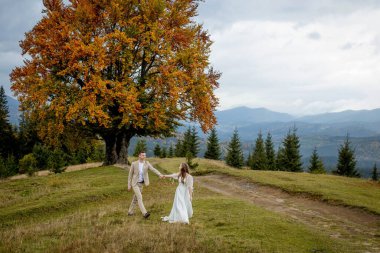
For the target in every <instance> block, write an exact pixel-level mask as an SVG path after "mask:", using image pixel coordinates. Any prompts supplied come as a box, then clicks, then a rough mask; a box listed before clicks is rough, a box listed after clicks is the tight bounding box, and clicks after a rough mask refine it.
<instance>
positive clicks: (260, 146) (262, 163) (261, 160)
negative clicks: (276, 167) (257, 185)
mask: <svg viewBox="0 0 380 253" xmlns="http://www.w3.org/2000/svg"><path fill="white" fill-rule="evenodd" d="M251 159H252V162H250V167H251V169H253V170H266V169H267V166H268V165H267V163H268V162H267V156H266V153H265V147H264V140H263V135H262V134H261V132H259V135H258V137H257V139H256V143H255V147H254V149H253V152H252V156H251Z"/></svg>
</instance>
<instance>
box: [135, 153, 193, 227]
mask: <svg viewBox="0 0 380 253" xmlns="http://www.w3.org/2000/svg"><path fill="white" fill-rule="evenodd" d="M145 158H146V153H145V152H141V153H140V154H139V159H138V160H137V161H135V162H133V163H132V164H131V168H130V170H129V176H128V191H130V190H131V189H132V190H133V192H134V195H133V198H132V203H131V206H130V207H129V210H128V215H133V214H134V209H135V206H136V204H138V206H139V208H140V211H141V213H142V214H143V216H144V218H148V217H149V215H150V213H149V212H148V211H147V210H146V209H145V206H144V203H143V199H142V189H143V185H145V186H148V185H149V175H148V170H151V171H153V172H154V173H155V174H157V175H158V176H159V177H160V178H174V179H176V180H178V187H177V189H176V192H175V196H174V201H173V207H172V210H171V212H170V214H169V216H165V217H162V220H163V221H168V222H170V223H173V222H182V223H189V218H191V217H192V215H193V207H192V204H191V202H192V198H193V197H192V196H193V177H192V176H191V175H190V174H189V166H188V165H187V164H186V163H181V164H180V166H179V172H178V173H174V174H171V175H163V174H161V173H160V172H159V171H158V170H157V169H155V168H154V167H153V166H152V165H151V164H150V163H149V162H148V161H146V160H145Z"/></svg>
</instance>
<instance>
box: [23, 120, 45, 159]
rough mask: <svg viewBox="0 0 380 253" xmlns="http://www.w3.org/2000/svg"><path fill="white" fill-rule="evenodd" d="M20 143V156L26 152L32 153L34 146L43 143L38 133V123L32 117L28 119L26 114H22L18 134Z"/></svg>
mask: <svg viewBox="0 0 380 253" xmlns="http://www.w3.org/2000/svg"><path fill="white" fill-rule="evenodd" d="M17 136H18V137H17V139H18V143H19V154H18V157H23V156H24V155H26V154H29V153H32V151H33V147H34V146H35V145H36V144H38V143H41V141H40V139H39V138H38V134H37V124H36V123H35V122H33V121H31V120H30V119H27V118H26V117H25V115H24V114H21V117H20V124H19V129H18V134H17Z"/></svg>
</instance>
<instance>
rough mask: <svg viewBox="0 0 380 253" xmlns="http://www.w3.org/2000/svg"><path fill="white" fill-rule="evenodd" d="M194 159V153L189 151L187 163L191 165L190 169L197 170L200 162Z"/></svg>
mask: <svg viewBox="0 0 380 253" xmlns="http://www.w3.org/2000/svg"><path fill="white" fill-rule="evenodd" d="M193 159H194V157H193V154H192V153H191V152H190V151H188V152H187V153H186V163H187V165H189V167H190V169H192V170H195V169H196V168H197V167H198V165H199V164H198V163H193Z"/></svg>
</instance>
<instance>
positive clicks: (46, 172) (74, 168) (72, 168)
mask: <svg viewBox="0 0 380 253" xmlns="http://www.w3.org/2000/svg"><path fill="white" fill-rule="evenodd" d="M102 164H103V163H102V162H97V163H84V164H78V165H70V166H67V168H66V169H65V172H71V171H77V170H85V169H89V168H95V167H100V166H102ZM52 174H54V173H53V172H51V171H49V170H40V171H37V172H36V173H35V176H38V177H43V176H48V175H52ZM28 177H29V176H28V175H27V174H21V175H16V176H12V177H9V178H8V179H9V180H17V179H22V178H28Z"/></svg>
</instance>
